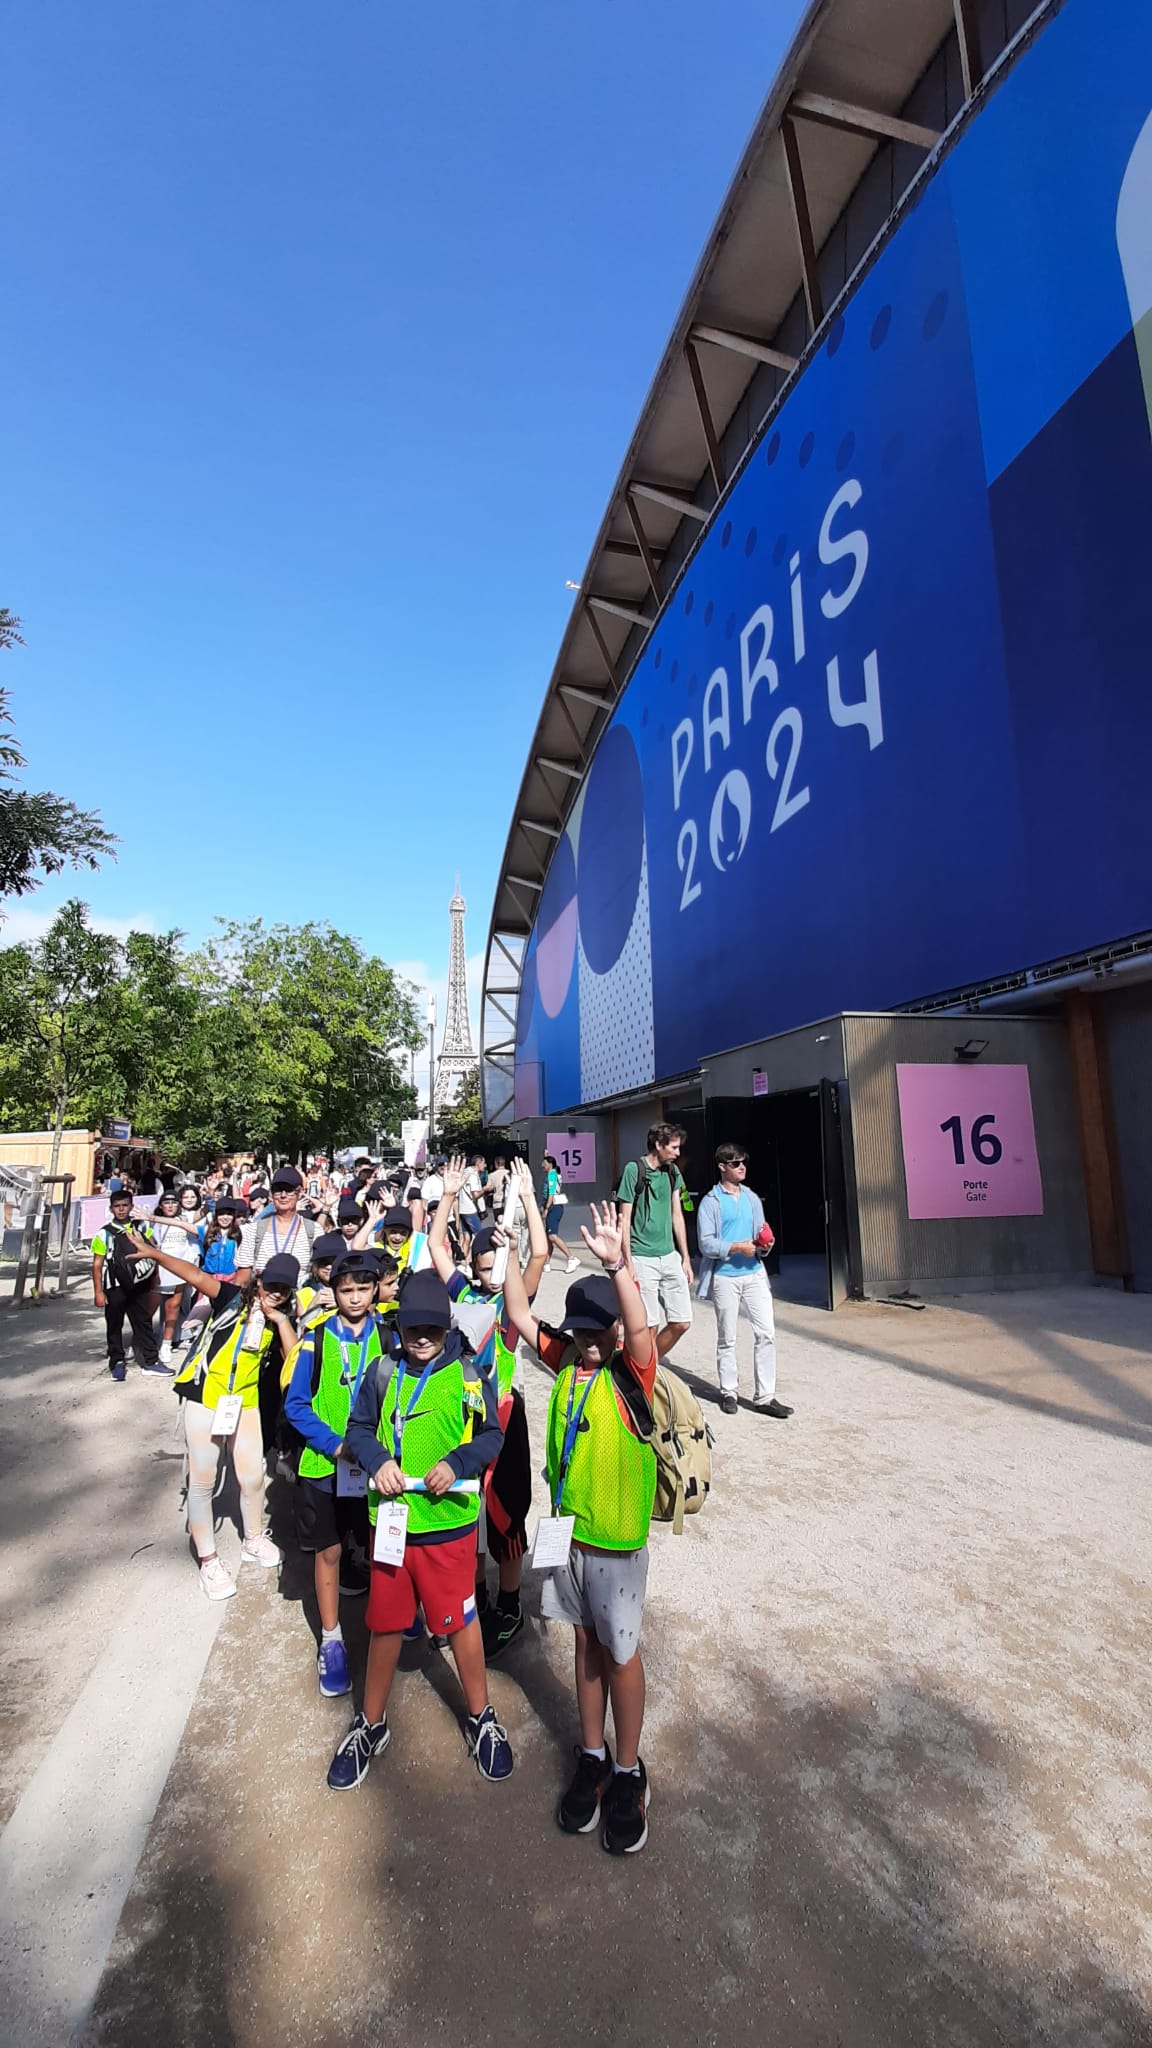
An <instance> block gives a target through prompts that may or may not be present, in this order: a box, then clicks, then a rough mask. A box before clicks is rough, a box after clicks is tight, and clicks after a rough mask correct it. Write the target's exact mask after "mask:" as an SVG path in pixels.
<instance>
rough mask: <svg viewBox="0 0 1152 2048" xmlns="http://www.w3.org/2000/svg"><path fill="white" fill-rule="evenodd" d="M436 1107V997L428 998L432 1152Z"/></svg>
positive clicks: (430, 1146) (430, 1138)
mask: <svg viewBox="0 0 1152 2048" xmlns="http://www.w3.org/2000/svg"><path fill="white" fill-rule="evenodd" d="M435 1107H436V998H435V996H429V998H428V1152H429V1156H431V1153H432V1149H433V1147H432V1139H433V1133H434V1122H433V1116H434V1111H435Z"/></svg>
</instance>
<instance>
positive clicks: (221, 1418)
mask: <svg viewBox="0 0 1152 2048" xmlns="http://www.w3.org/2000/svg"><path fill="white" fill-rule="evenodd" d="M243 1412H244V1403H243V1400H242V1399H241V1397H240V1395H239V1394H221V1396H220V1399H219V1400H218V1401H217V1403H216V1407H215V1410H214V1412H213V1416H212V1434H213V1436H235V1434H236V1425H237V1423H238V1422H239V1420H240V1417H241V1415H242V1414H243Z"/></svg>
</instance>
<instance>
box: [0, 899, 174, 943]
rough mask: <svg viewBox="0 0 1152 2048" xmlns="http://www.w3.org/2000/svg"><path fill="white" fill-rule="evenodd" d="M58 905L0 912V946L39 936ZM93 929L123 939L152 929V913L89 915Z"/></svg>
mask: <svg viewBox="0 0 1152 2048" xmlns="http://www.w3.org/2000/svg"><path fill="white" fill-rule="evenodd" d="M60 908H61V905H60V904H58V903H56V904H53V906H52V908H51V910H32V909H24V908H22V907H20V906H17V907H16V908H15V909H13V910H7V911H4V912H3V913H0V946H24V945H29V944H34V943H35V941H36V940H37V939H42V938H43V937H44V934H45V932H46V931H47V929H48V927H49V925H50V924H51V922H52V920H53V918H54V917H55V916H56V913H57V911H58V910H59V909H60ZM88 921H89V923H90V925H91V926H92V929H93V931H94V932H109V933H110V934H111V936H112V937H113V938H115V939H126V938H127V937H128V934H129V932H154V931H155V930H156V918H155V914H154V913H153V912H152V911H151V910H141V911H139V912H138V913H137V914H136V916H134V917H101V916H99V915H98V914H96V915H90V916H89V920H88Z"/></svg>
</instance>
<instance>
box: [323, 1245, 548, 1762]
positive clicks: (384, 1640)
mask: <svg viewBox="0 0 1152 2048" xmlns="http://www.w3.org/2000/svg"><path fill="white" fill-rule="evenodd" d="M451 1323H452V1316H451V1305H450V1303H449V1300H448V1290H447V1288H446V1287H445V1285H444V1282H443V1281H442V1280H441V1279H440V1278H439V1276H438V1275H437V1274H435V1273H430V1272H422V1273H409V1274H407V1275H406V1277H405V1279H404V1283H403V1286H402V1287H401V1290H400V1301H399V1306H398V1308H397V1310H396V1326H397V1349H396V1352H395V1354H394V1355H390V1356H388V1357H385V1358H381V1359H379V1360H378V1361H377V1363H376V1364H375V1365H374V1366H371V1365H370V1366H369V1368H368V1370H367V1371H366V1372H365V1374H364V1376H363V1378H362V1379H361V1382H360V1391H359V1393H358V1394H357V1396H356V1399H355V1401H354V1402H353V1404H352V1414H351V1417H350V1419H349V1423H348V1431H347V1437H346V1439H345V1442H344V1444H343V1446H342V1449H344V1450H345V1451H346V1452H348V1453H350V1454H351V1456H352V1457H353V1458H354V1459H355V1460H356V1463H357V1464H358V1465H359V1466H360V1467H361V1468H362V1470H364V1471H365V1472H367V1473H368V1475H369V1480H370V1487H369V1494H368V1513H369V1516H370V1518H371V1521H372V1523H373V1525H374V1527H376V1530H377V1534H376V1541H375V1543H374V1544H373V1548H372V1584H371V1588H370V1590H369V1594H368V1613H367V1623H368V1629H369V1634H370V1637H371V1641H370V1643H369V1646H368V1669H367V1672H366V1674H365V1679H364V1707H363V1711H362V1712H361V1713H359V1714H357V1715H356V1717H355V1719H354V1721H353V1723H352V1726H351V1727H350V1729H349V1730H348V1733H347V1735H346V1736H345V1737H344V1740H343V1741H342V1742H341V1743H340V1745H339V1747H338V1749H337V1751H336V1754H335V1756H334V1757H333V1759H332V1763H331V1766H330V1768H329V1771H328V1783H329V1785H330V1786H331V1787H332V1790H333V1791H334V1792H350V1791H351V1790H352V1789H353V1787H355V1786H356V1785H359V1784H360V1783H361V1782H362V1780H363V1778H364V1776H365V1774H366V1772H367V1770H368V1766H369V1764H370V1762H371V1760H372V1758H373V1757H374V1756H379V1755H380V1754H381V1752H382V1751H383V1750H385V1749H386V1748H387V1747H388V1744H389V1742H390V1740H391V1730H390V1729H389V1726H388V1720H387V1713H386V1709H387V1705H388V1695H389V1693H390V1692H391V1690H392V1679H393V1677H394V1675H395V1671H396V1663H397V1659H398V1658H399V1655H400V1646H401V1644H402V1642H403V1640H404V1633H405V1630H407V1629H409V1628H411V1626H412V1623H413V1622H414V1621H415V1619H416V1609H417V1604H419V1605H420V1606H422V1607H423V1609H424V1618H425V1621H426V1622H427V1624H428V1628H429V1630H430V1631H431V1632H432V1633H433V1634H437V1635H439V1634H443V1635H445V1636H447V1637H448V1640H449V1642H450V1644H451V1646H452V1654H453V1656H454V1658H455V1660H456V1669H457V1671H458V1672H459V1674H460V1684H461V1686H462V1688H463V1691H464V1699H465V1704H466V1707H467V1718H466V1720H465V1723H464V1735H465V1740H466V1741H467V1744H468V1748H469V1750H470V1751H471V1753H472V1755H473V1756H474V1757H475V1759H476V1765H477V1769H478V1770H479V1771H480V1774H481V1776H482V1777H485V1778H506V1777H507V1776H508V1775H509V1773H510V1772H511V1769H512V1750H511V1746H510V1744H509V1741H508V1737H507V1734H506V1733H505V1731H504V1729H503V1728H502V1727H501V1726H500V1723H499V1722H498V1721H497V1719H496V1716H495V1714H494V1713H493V1711H492V1708H491V1706H490V1705H489V1703H488V1678H487V1672H486V1670H485V1667H484V1645H483V1642H482V1640H481V1636H480V1623H479V1622H478V1620H477V1618H476V1596H475V1591H474V1576H475V1566H476V1524H477V1521H478V1519H479V1514H480V1495H479V1480H480V1475H481V1473H483V1472H484V1471H486V1470H487V1468H488V1466H489V1465H490V1464H491V1463H492V1461H493V1459H494V1458H496V1457H497V1456H498V1454H499V1451H500V1424H499V1421H498V1420H497V1414H496V1394H495V1389H494V1387H493V1385H492V1383H491V1380H490V1379H484V1378H482V1377H481V1375H480V1374H479V1372H478V1371H477V1368H476V1365H475V1362H474V1360H473V1358H472V1355H471V1353H470V1352H469V1351H468V1349H467V1347H466V1345H465V1344H464V1340H463V1338H462V1337H461V1334H460V1332H459V1331H458V1330H454V1329H452V1327H451ZM469 1482H471V1488H472V1490H467V1489H468V1486H469ZM382 1508H383V1510H384V1512H383V1526H382V1527H381V1526H380V1517H381V1512H382ZM381 1550H390V1551H391V1552H392V1556H391V1557H388V1556H385V1557H381V1556H380V1555H379V1553H380V1551H381Z"/></svg>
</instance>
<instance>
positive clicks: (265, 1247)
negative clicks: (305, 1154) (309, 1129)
mask: <svg viewBox="0 0 1152 2048" xmlns="http://www.w3.org/2000/svg"><path fill="white" fill-rule="evenodd" d="M303 1187H304V1180H303V1176H302V1175H301V1174H300V1173H298V1172H297V1169H296V1168H295V1167H294V1166H278V1167H277V1168H276V1171H275V1173H274V1174H273V1175H272V1188H271V1194H272V1214H271V1215H270V1216H256V1217H254V1219H253V1221H252V1222H251V1223H249V1224H248V1225H247V1226H246V1228H245V1231H244V1235H243V1238H242V1239H241V1243H240V1253H239V1257H238V1258H237V1261H236V1279H237V1282H238V1284H239V1285H240V1286H241V1287H242V1286H243V1285H244V1283H245V1281H246V1280H249V1279H250V1278H251V1276H252V1274H253V1273H262V1272H263V1270H264V1268H265V1266H266V1265H267V1264H268V1261H269V1259H277V1258H284V1257H287V1258H290V1259H295V1261H296V1263H297V1265H298V1266H299V1268H300V1271H301V1272H302V1273H306V1272H307V1271H308V1268H309V1266H310V1265H311V1264H312V1240H313V1238H314V1237H315V1236H316V1229H317V1226H316V1223H315V1221H314V1220H313V1218H312V1217H310V1216H301V1215H300V1214H298V1210H299V1205H300V1196H301V1192H302V1190H303Z"/></svg>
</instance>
